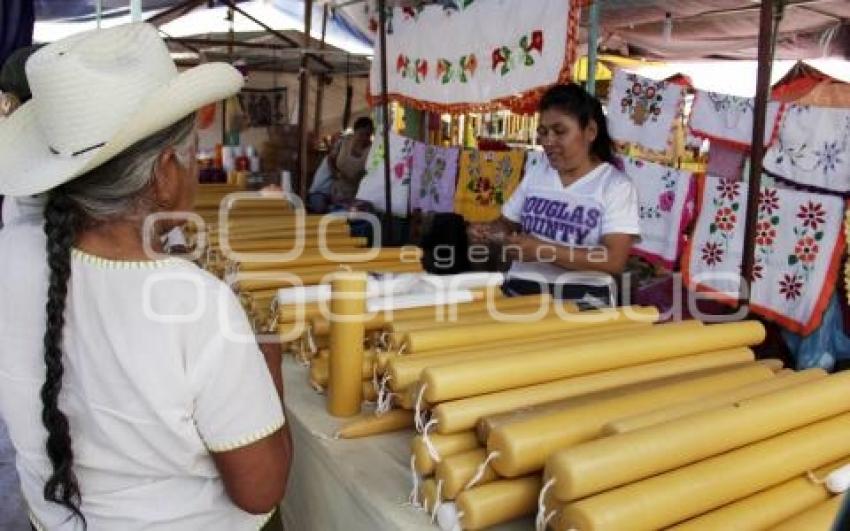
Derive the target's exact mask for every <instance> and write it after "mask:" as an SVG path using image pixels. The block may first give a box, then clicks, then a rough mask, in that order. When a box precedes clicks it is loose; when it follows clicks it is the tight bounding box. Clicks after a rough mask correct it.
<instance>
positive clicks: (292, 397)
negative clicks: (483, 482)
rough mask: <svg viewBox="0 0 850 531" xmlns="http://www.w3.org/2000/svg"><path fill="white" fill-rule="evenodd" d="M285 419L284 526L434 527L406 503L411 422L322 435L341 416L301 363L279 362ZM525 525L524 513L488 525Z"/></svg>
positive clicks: (381, 530) (429, 530)
mask: <svg viewBox="0 0 850 531" xmlns="http://www.w3.org/2000/svg"><path fill="white" fill-rule="evenodd" d="M283 371H284V382H285V386H286V407H287V422H288V423H289V429H290V431H291V432H292V439H293V443H294V447H295V461H294V463H293V466H292V471H291V473H290V478H289V486H288V487H287V491H286V497H285V498H284V501H283V503H282V504H281V514H282V517H283V523H284V528H285V529H286V531H434V530H435V529H437V527H436V526H435V525H432V524H431V523H430V516H427V515H425V513H423V512H422V511H419V510H416V509H414V508H413V507H411V506H409V505H407V498H408V495H409V494H410V489H411V476H410V441H411V439H412V438H413V436H414V432H413V430H408V431H400V432H396V433H389V434H385V435H379V436H375V437H368V438H363V439H354V440H333V439H332V438H331V437H330V436H331V435H332V434H333V433H334V432H335V431H336V430H337V429H338V428H339V426H340V425H342V424H344V423H345V421H340V420H337V419H334V418H333V417H331V416H329V415H328V414H327V412H326V410H325V397H324V396H323V395H320V394H318V393H316V392H315V391H314V390H312V389H311V388H310V387H309V386H308V385H307V373H308V370H307V369H306V368H304V367H302V366H300V365H298V364H297V363H296V362H295V361H294V360H292V358H291V357H287V359H286V361H284V364H283ZM493 529H494V530H498V531H528V530H533V529H534V525H533V522H532V519H530V518H529V519H524V520H521V521H517V522H513V523H511V524H506V525H503V526H499V527H497V528H493Z"/></svg>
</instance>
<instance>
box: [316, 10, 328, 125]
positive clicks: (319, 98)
mask: <svg viewBox="0 0 850 531" xmlns="http://www.w3.org/2000/svg"><path fill="white" fill-rule="evenodd" d="M328 13H330V6H329V5H328V4H325V5H324V9H323V10H322V41H321V43H320V44H319V48H320V49H321V50H324V49H325V37H326V35H327V31H328ZM324 100H325V75H324V74H322V73H320V74H319V75H318V76H317V81H316V116H315V117H314V118H315V122H314V125H313V131H314V132H315V133H316V136H317V137H318V135H319V131H320V130H321V129H322V110H323V109H322V107H323V106H324V103H325V102H324Z"/></svg>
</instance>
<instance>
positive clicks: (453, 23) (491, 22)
mask: <svg viewBox="0 0 850 531" xmlns="http://www.w3.org/2000/svg"><path fill="white" fill-rule="evenodd" d="M444 4H445V3H444ZM456 4H460V3H456ZM570 4H571V2H569V1H567V0H535V2H534V6H533V8H532V7H531V6H530V5H529V3H528V1H527V0H488V1H484V0H475V1H472V2H468V1H465V2H463V4H462V5H456V8H455V9H449V8H448V7H447V6H444V5H438V4H434V5H426V6H420V7H413V8H400V7H397V8H395V9H394V10H393V12H392V33H391V34H388V35H387V58H388V61H389V78H388V90H387V92H388V93H389V94H391V95H394V96H396V97H401V98H402V99H404V98H406V99H409V100H414V101H416V102H419V103H424V104H431V105H474V104H479V105H484V104H489V103H490V102H491V101H492V100H498V99H500V98H510V97H514V96H515V95H517V94H521V93H525V92H528V91H531V90H534V89H538V88H541V87H546V86H548V85H551V84H553V83H556V82H558V80H559V78H560V77H561V74H562V71H563V70H564V69H565V68H567V69H568V68H569V66H570V65H569V64H568V61H567V57H568V51H569V50H567V42H568V35H567V33H568V31H567V28H568V27H569V17H570ZM376 41H377V40H376ZM380 53H381V51H380V45H379V44H378V43H377V42H376V49H375V57H380ZM380 66H381V64H380V61H373V62H372V71H371V75H370V84H369V86H370V88H369V91H370V95H371V96H372V97H377V96H380V94H381V76H380Z"/></svg>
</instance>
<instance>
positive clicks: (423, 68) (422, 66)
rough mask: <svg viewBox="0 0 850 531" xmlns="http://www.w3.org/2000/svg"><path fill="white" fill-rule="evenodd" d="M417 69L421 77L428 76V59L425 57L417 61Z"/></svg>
mask: <svg viewBox="0 0 850 531" xmlns="http://www.w3.org/2000/svg"><path fill="white" fill-rule="evenodd" d="M417 71H418V72H419V75H420V76H422V77H423V78H425V77H428V61H426V60H425V59H423V60H421V61H419V65H418V66H417Z"/></svg>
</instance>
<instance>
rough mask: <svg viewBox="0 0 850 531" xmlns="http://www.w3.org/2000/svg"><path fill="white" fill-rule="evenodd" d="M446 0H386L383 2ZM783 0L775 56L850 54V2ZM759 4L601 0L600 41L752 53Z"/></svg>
mask: <svg viewBox="0 0 850 531" xmlns="http://www.w3.org/2000/svg"><path fill="white" fill-rule="evenodd" d="M319 1H321V0H319ZM479 1H481V0H479ZM451 2H452V0H427V1H425V2H423V1H421V0H387V5H393V6H394V5H400V6H409V5H415V4H422V3H438V4H444V5H445V4H447V3H451ZM323 3H330V4H331V5H338V6H341V7H339V8H338V9H339V10H340V11H341V12H342V13H343V16H344V17H345V18H346V20H348V21H350V22H351V23H352V24H354V25H355V26H356V27H357V28H358V29H359V30H360V31H362V32H368V31H369V28H370V26H371V27H372V28H374V27H375V18H376V14H375V12H374V9H372V10H371V11H370V10H369V9H367V7H366V0H360V1H358V0H354V1H353V2H352V0H324V2H323ZM530 3H531V2H529V4H530ZM586 3H589V2H586ZM785 3H786V7H785V10H786V13H785V17H784V18H783V21H782V23H781V24H780V25H779V31H778V39H777V48H776V57H777V58H780V59H805V58H816V57H822V56H834V57H844V58H850V23H848V19H850V2H847V1H846V0H787V1H786V2H785ZM759 4H760V2H758V1H753V0H675V1H670V0H604V1H603V2H601V7H600V9H601V13H600V23H601V31H600V41H599V45H600V49H601V51H608V52H611V53H616V54H619V55H627V56H635V57H647V58H657V59H686V60H693V59H698V58H715V59H719V58H723V59H755V58H756V57H757V55H758V47H757V42H758V29H759ZM589 18H590V17H589V16H588V13H587V9H585V12H584V13H583V14H582V18H581V20H582V35H581V37H580V41H581V42H582V43H586V42H587V34H588V31H587V25H588V20H589ZM668 21H669V22H668ZM665 27H667V28H669V31H668V30H665Z"/></svg>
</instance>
